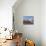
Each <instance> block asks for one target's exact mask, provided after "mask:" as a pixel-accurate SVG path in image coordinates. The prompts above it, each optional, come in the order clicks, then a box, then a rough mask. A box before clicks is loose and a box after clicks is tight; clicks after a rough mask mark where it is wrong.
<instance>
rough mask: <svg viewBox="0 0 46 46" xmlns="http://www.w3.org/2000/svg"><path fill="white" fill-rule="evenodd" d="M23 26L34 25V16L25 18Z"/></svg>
mask: <svg viewBox="0 0 46 46" xmlns="http://www.w3.org/2000/svg"><path fill="white" fill-rule="evenodd" d="M23 24H34V16H23Z"/></svg>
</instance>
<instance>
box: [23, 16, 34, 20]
mask: <svg viewBox="0 0 46 46" xmlns="http://www.w3.org/2000/svg"><path fill="white" fill-rule="evenodd" d="M32 17H33V16H23V19H24V20H28V19H32Z"/></svg>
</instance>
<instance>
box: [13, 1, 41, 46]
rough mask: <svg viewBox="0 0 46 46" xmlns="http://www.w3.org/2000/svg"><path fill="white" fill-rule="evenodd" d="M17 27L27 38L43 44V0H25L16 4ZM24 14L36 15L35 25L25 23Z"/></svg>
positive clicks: (38, 45)
mask: <svg viewBox="0 0 46 46" xmlns="http://www.w3.org/2000/svg"><path fill="white" fill-rule="evenodd" d="M13 10H14V19H15V22H14V23H15V29H16V30H18V32H22V33H23V34H24V37H25V38H28V39H32V40H34V41H35V43H36V46H41V45H40V44H41V0H23V2H22V3H20V4H19V5H18V6H17V7H16V5H14V9H13ZM23 16H34V24H33V25H24V24H23Z"/></svg>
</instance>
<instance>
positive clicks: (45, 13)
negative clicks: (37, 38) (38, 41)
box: [41, 0, 46, 46]
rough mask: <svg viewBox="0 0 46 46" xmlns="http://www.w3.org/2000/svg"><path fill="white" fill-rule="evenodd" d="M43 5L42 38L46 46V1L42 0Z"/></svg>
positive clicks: (43, 44)
mask: <svg viewBox="0 0 46 46" xmlns="http://www.w3.org/2000/svg"><path fill="white" fill-rule="evenodd" d="M41 4H42V5H41V38H42V46H46V0H42V1H41Z"/></svg>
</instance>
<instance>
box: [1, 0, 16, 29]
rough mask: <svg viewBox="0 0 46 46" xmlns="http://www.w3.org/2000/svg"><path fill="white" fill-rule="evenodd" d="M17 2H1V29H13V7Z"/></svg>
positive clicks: (3, 0) (5, 0)
mask: <svg viewBox="0 0 46 46" xmlns="http://www.w3.org/2000/svg"><path fill="white" fill-rule="evenodd" d="M15 2H16V0H0V27H7V28H9V29H11V28H12V6H13V4H14V3H15Z"/></svg>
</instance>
